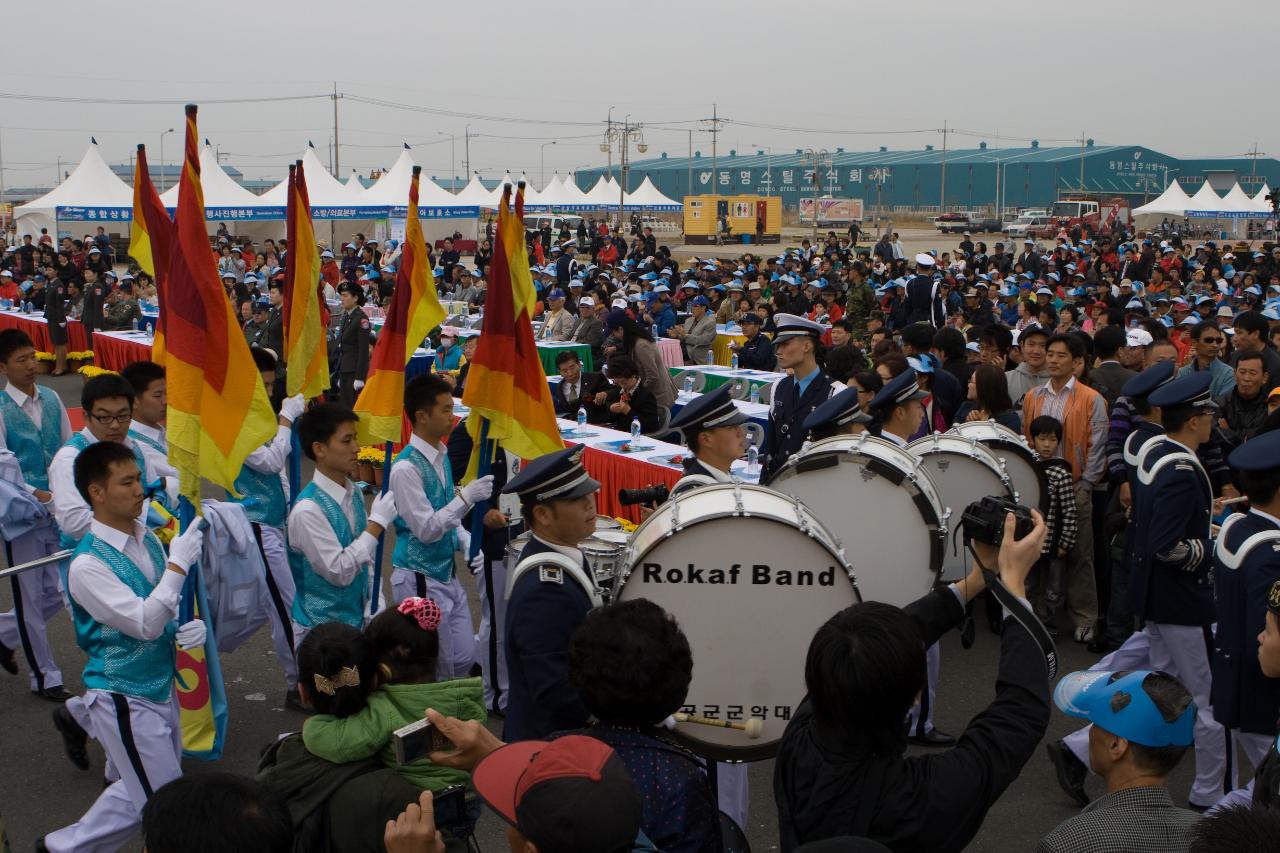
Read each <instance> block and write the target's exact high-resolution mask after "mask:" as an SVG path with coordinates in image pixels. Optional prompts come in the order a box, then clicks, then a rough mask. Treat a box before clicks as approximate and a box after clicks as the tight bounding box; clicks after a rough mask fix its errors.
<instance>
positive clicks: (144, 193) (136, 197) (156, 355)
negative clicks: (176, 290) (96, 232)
mask: <svg viewBox="0 0 1280 853" xmlns="http://www.w3.org/2000/svg"><path fill="white" fill-rule="evenodd" d="M172 244H173V220H172V219H170V218H169V211H167V210H165V209H164V203H163V202H161V201H160V193H158V192H156V187H155V184H153V183H151V170H150V169H148V168H147V146H145V145H141V144H140V145H138V165H137V166H135V167H134V170H133V224H132V225H130V227H129V256H130V257H132V258H133V259H134V260H135V261H137V262H138V266H139V267H141V268H142V271H143V272H145V273H146V274H147V275H149V276H151V277H152V278H153V279H155V282H156V300H157V301H158V302H159V303H160V304H161V305H163V304H164V302H165V286H166V285H167V284H168V280H169V252H170V247H171V246H172ZM163 320H164V313H163V311H162V312H161V314H160V320H159V321H157V322H156V339H155V342H154V343H153V344H152V345H151V359H152V361H154V362H155V363H156V364H164V350H165V344H164V325H163V323H162V322H161V321H163Z"/></svg>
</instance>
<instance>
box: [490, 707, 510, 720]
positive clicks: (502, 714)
mask: <svg viewBox="0 0 1280 853" xmlns="http://www.w3.org/2000/svg"><path fill="white" fill-rule="evenodd" d="M485 710H486V711H488V712H489V716H490V717H497V718H498V719H499V720H505V719H506V718H507V712H506V711H504V710H502V709H501V708H486V709H485Z"/></svg>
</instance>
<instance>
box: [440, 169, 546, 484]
mask: <svg viewBox="0 0 1280 853" xmlns="http://www.w3.org/2000/svg"><path fill="white" fill-rule="evenodd" d="M510 201H511V185H510V184H508V185H507V186H506V187H505V188H504V189H503V191H502V202H501V204H500V205H499V206H498V228H497V231H496V232H495V239H494V249H493V261H492V262H491V265H490V267H489V291H488V295H487V296H486V298H485V305H484V324H483V326H482V327H481V333H480V343H479V344H478V345H477V347H476V354H475V357H474V358H472V359H471V367H470V368H469V370H468V373H467V384H466V387H465V388H464V389H463V393H462V402H463V404H464V405H466V406H469V407H470V408H471V413H472V415H473V417H469V418H467V431H468V432H470V433H471V437H472V439H473V440H474V441H475V448H476V450H475V451H474V452H473V453H472V457H471V465H470V467H469V468H468V469H467V477H468V479H470V478H471V477H474V476H475V473H476V470H477V465H478V460H479V452H480V449H481V441H480V430H481V421H482V420H484V419H487V420H488V421H489V427H488V433H487V438H488V439H491V440H494V439H496V440H497V442H498V444H500V445H501V446H502V447H504V448H505V449H507V450H508V451H510V452H511V453H514V454H515V455H516V456H519V457H520V458H521V459H534V458H536V457H538V456H541V455H543V454H544V453H550V452H552V451H554V450H560V449H561V448H563V447H564V441H562V440H561V438H560V429H559V427H558V426H557V425H556V412H555V405H554V404H553V403H552V401H551V389H550V388H548V387H547V375H546V373H545V372H544V371H543V369H542V360H541V359H540V358H538V348H537V344H536V343H535V341H534V337H533V308H534V304H535V303H536V301H537V298H538V297H537V291H536V290H535V289H534V286H533V277H532V276H531V275H530V273H529V256H528V255H527V254H526V253H525V241H524V182H523V181H522V182H521V183H520V187H519V190H518V191H517V193H516V200H515V211H514V212H513V211H512V210H511V209H510ZM475 415H479V416H480V417H474V416H475Z"/></svg>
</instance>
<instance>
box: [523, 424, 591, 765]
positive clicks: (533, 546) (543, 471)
mask: <svg viewBox="0 0 1280 853" xmlns="http://www.w3.org/2000/svg"><path fill="white" fill-rule="evenodd" d="M581 460H582V449H581V448H578V447H572V448H568V449H566V450H561V451H557V452H555V453H549V454H547V455H545V456H540V457H538V458H537V459H535V460H533V461H532V462H530V463H528V464H527V465H526V466H525V468H524V469H523V470H522V471H521V472H520V473H519V474H517V475H516V476H515V477H513V478H512V479H511V481H510V482H509V483H507V485H506V487H505V488H504V489H503V490H502V491H503V493H504V494H518V495H519V496H520V499H521V502H522V503H523V504H524V505H525V506H526V507H528V506H532V505H536V504H539V503H546V502H548V501H553V500H573V499H576V498H580V497H582V496H583V495H586V494H590V493H592V492H595V491H598V490H599V488H600V484H599V483H597V482H596V481H595V480H593V479H591V478H590V477H589V476H588V475H587V472H586V469H584V468H583V467H582V462H581ZM566 551H570V552H576V553H577V555H578V558H579V559H580V560H581V561H582V569H583V572H584V573H585V576H586V577H588V578H589V577H591V569H590V566H589V565H588V563H587V560H586V558H585V557H583V556H582V554H581V552H577V549H565V548H563V547H560V548H559V549H558V548H557V547H553V546H552V545H550V544H548V543H546V542H544V541H542V540H541V539H538V538H537V536H536V535H535V536H534V537H532V538H531V539H530V540H529V544H528V545H526V546H525V547H524V550H523V551H521V552H520V563H518V564H517V565H518V566H519V565H522V564H523V563H524V561H525V560H526V559H527V558H529V557H536V556H537V555H539V554H548V555H549V554H560V555H564V554H565V552H566ZM594 603H595V602H594V601H593V597H592V593H591V592H590V591H588V589H586V588H585V587H584V586H583V585H582V584H581V583H579V582H578V580H577V579H576V578H575V577H574V576H573V574H572V573H570V572H568V571H566V570H565V569H564V568H562V567H561V566H559V565H557V564H555V563H553V562H550V561H549V562H548V563H547V564H546V565H545V566H543V565H535V566H534V567H533V568H532V569H531V570H528V571H525V572H524V573H523V574H520V575H519V576H518V577H516V578H515V580H514V582H513V583H512V585H511V591H510V594H509V595H508V597H507V614H506V623H505V629H506V637H505V638H504V645H505V648H506V653H507V672H508V678H509V687H510V693H509V695H508V697H507V717H506V726H505V728H504V730H503V739H504V740H506V741H507V742H509V743H510V742H514V741H518V740H536V739H540V738H545V737H546V736H547V735H549V734H550V733H551V732H555V731H560V730H563V729H575V728H581V727H582V726H585V725H586V724H587V710H586V708H585V707H584V706H583V704H582V700H581V699H580V698H579V696H578V691H577V690H576V689H574V687H573V685H571V684H570V683H569V638H570V636H571V635H572V634H573V631H574V629H575V628H577V627H578V625H579V624H580V623H581V622H582V620H583V618H585V617H586V615H587V612H588V611H590V610H591V608H592V607H593V606H594Z"/></svg>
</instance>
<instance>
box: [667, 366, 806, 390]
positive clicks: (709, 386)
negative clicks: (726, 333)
mask: <svg viewBox="0 0 1280 853" xmlns="http://www.w3.org/2000/svg"><path fill="white" fill-rule="evenodd" d="M668 369H669V370H670V371H671V375H672V376H673V377H674V376H677V375H678V374H680V373H683V372H684V371H686V370H692V371H696V372H698V373H701V374H702V375H703V376H705V377H706V380H705V382H704V384H703V386H702V390H703V392H704V393H705V392H707V391H714V390H716V389H717V388H719V387H720V386H721V385H725V384H727V383H729V382H733V381H735V380H738V379H745V380H746V381H747V382H749V383H750V384H751V386H752V387H755V388H758V387H760V386H761V385H772V384H773V383H774V382H777V381H778V380H779V379H782V378H784V377H785V376H786V374H785V373H770V372H768V371H765V370H748V369H746V368H739V369H736V370H735V369H734V368H732V367H722V366H721V365H718V364H688V365H685V366H684V367H679V368H668Z"/></svg>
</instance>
